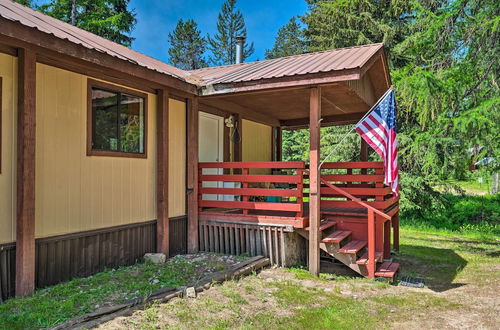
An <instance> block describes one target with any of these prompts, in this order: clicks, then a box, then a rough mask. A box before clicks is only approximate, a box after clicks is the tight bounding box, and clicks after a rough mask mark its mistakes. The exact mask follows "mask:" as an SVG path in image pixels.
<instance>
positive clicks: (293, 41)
mask: <svg viewBox="0 0 500 330" xmlns="http://www.w3.org/2000/svg"><path fill="white" fill-rule="evenodd" d="M305 50H306V49H305V43H304V38H303V32H302V29H301V26H300V22H298V21H297V18H296V17H292V18H290V22H288V24H286V25H284V26H282V27H281V28H280V29H279V30H278V35H277V36H276V39H275V41H274V46H273V48H271V49H268V50H266V58H267V59H270V58H278V57H283V56H290V55H298V54H302V53H304V52H305Z"/></svg>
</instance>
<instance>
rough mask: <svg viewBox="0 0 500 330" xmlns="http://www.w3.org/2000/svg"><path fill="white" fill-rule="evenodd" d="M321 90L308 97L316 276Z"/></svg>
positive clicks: (311, 254)
mask: <svg viewBox="0 0 500 330" xmlns="http://www.w3.org/2000/svg"><path fill="white" fill-rule="evenodd" d="M320 119H321V89H320V88H319V87H314V88H311V92H310V97H309V131H310V141H309V142H310V143H309V227H310V231H309V272H311V274H313V275H316V276H318V275H319V271H320V260H319V254H320V251H319V242H320V238H321V237H320V232H319V225H320V221H321V219H320V217H321V212H320V200H321V196H320V185H321V181H320V173H319V163H320V128H321V123H320Z"/></svg>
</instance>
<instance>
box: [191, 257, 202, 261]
mask: <svg viewBox="0 0 500 330" xmlns="http://www.w3.org/2000/svg"><path fill="white" fill-rule="evenodd" d="M205 259H206V258H205V257H198V258H194V259H192V260H191V261H192V262H198V261H203V260H205Z"/></svg>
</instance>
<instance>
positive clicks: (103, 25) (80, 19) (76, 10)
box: [38, 0, 137, 46]
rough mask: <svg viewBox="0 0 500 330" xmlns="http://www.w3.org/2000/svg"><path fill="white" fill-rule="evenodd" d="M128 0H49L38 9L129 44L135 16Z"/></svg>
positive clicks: (112, 39) (123, 43)
mask: <svg viewBox="0 0 500 330" xmlns="http://www.w3.org/2000/svg"><path fill="white" fill-rule="evenodd" d="M129 2H130V0H50V2H48V3H46V4H43V5H41V6H39V7H38V9H39V10H40V11H41V12H43V13H45V14H47V15H50V16H52V17H55V18H57V19H60V20H61V21H64V22H67V23H70V24H72V25H75V26H77V27H79V28H81V29H84V30H87V31H89V32H92V33H94V34H97V35H99V36H101V37H104V38H106V39H109V40H111V41H114V42H117V43H119V44H122V45H124V46H130V45H131V44H132V41H133V40H134V39H133V38H132V37H130V32H132V30H133V28H134V26H135V24H136V22H137V20H136V18H135V15H136V14H135V12H134V11H133V10H130V9H129V8H128V5H129Z"/></svg>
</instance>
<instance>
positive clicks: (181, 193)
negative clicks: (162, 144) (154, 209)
mask: <svg viewBox="0 0 500 330" xmlns="http://www.w3.org/2000/svg"><path fill="white" fill-rule="evenodd" d="M168 106H169V116H168V149H169V153H168V216H169V217H178V216H183V215H186V103H184V102H181V101H178V100H174V99H170V100H169V104H168Z"/></svg>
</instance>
